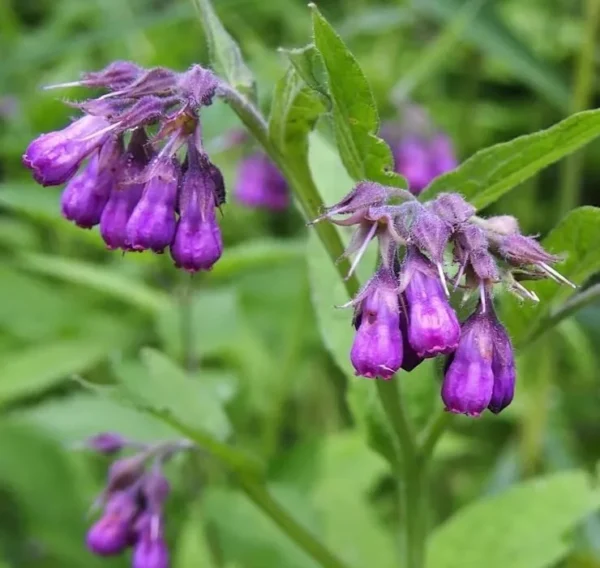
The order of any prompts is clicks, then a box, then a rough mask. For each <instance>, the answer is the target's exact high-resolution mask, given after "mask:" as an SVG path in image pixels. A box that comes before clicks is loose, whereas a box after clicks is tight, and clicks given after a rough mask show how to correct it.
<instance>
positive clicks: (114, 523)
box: [86, 432, 190, 568]
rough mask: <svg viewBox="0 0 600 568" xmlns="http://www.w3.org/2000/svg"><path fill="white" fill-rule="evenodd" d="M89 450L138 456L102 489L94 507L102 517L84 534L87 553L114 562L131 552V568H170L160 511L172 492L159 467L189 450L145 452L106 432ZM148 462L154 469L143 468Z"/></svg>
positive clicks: (122, 461) (122, 462)
mask: <svg viewBox="0 0 600 568" xmlns="http://www.w3.org/2000/svg"><path fill="white" fill-rule="evenodd" d="M87 445H88V447H90V448H91V449H94V450H95V451H97V452H99V453H102V454H105V455H111V456H112V455H115V454H117V453H119V452H121V451H122V450H124V449H126V448H132V449H136V450H138V451H137V453H135V454H133V455H131V456H129V457H122V458H119V459H117V460H116V461H115V462H113V464H112V465H111V467H110V469H109V472H108V479H107V483H106V487H105V489H104V491H103V492H102V494H101V495H100V497H99V499H98V501H97V505H99V506H101V507H102V509H103V512H102V515H101V517H100V519H99V520H97V521H96V522H95V523H94V524H93V525H92V527H91V528H90V529H89V531H88V534H87V539H86V540H87V546H88V548H89V549H90V550H91V551H92V552H93V553H94V554H97V555H98V556H116V555H119V554H121V553H123V552H124V551H125V550H126V549H127V548H132V549H133V554H132V563H131V565H132V567H133V568H168V567H169V550H168V548H167V544H166V542H165V538H164V514H163V507H164V503H165V501H166V499H167V497H168V495H169V492H170V486H169V482H168V480H167V479H166V477H165V476H164V474H163V473H162V471H161V464H162V463H164V462H165V461H166V460H167V459H169V458H170V457H171V456H172V455H173V454H174V453H176V452H177V451H179V450H183V449H189V447H190V446H189V444H187V443H186V442H178V443H165V444H157V445H155V446H147V445H144V444H139V443H135V442H131V441H128V440H126V439H125V438H123V437H122V436H120V435H118V434H114V433H110V432H107V433H103V434H98V435H97V436H94V437H93V438H91V439H89V440H88V442H87ZM151 459H153V460H154V463H153V465H152V466H150V467H147V462H148V461H150V460H151Z"/></svg>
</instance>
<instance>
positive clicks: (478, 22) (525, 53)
mask: <svg viewBox="0 0 600 568" xmlns="http://www.w3.org/2000/svg"><path fill="white" fill-rule="evenodd" d="M464 4H465V1H464V0H418V1H416V0H415V1H413V5H414V7H415V8H417V9H418V10H419V11H421V12H425V13H428V14H431V15H433V16H434V17H436V18H438V19H440V20H442V21H444V22H446V21H448V20H452V19H453V18H454V17H455V16H456V13H457V11H458V10H460V8H461V7H462V6H464ZM493 4H494V3H493V2H490V1H489V0H488V5H487V6H484V8H483V9H482V10H481V11H480V13H479V14H478V16H477V18H476V19H475V20H474V21H473V22H472V23H471V25H469V26H468V27H467V28H466V29H465V36H466V37H467V39H469V40H470V41H471V42H472V43H473V44H475V45H477V46H478V47H480V48H481V49H482V50H483V51H484V52H486V53H487V54H488V55H489V56H491V57H492V58H497V59H499V60H501V61H503V62H504V64H505V65H506V66H507V67H509V68H510V69H512V71H513V72H514V73H515V75H517V76H518V77H519V78H520V79H522V80H523V81H524V82H525V83H528V84H529V85H531V86H532V87H533V88H534V89H536V90H537V91H538V92H539V93H540V94H542V95H543V96H544V97H545V98H546V99H547V100H548V101H549V102H551V103H553V104H554V105H556V107H557V108H558V109H560V110H562V111H567V110H568V108H569V101H570V93H569V87H568V82H567V80H566V79H565V77H563V76H562V75H561V74H560V73H559V71H558V70H557V69H555V68H554V67H552V66H551V65H549V64H548V63H546V62H545V61H543V60H542V59H540V58H538V57H536V55H535V54H534V53H533V52H532V50H531V48H530V47H529V46H527V45H526V44H524V43H523V42H522V41H521V40H520V39H519V38H517V37H516V36H515V35H514V34H513V33H512V32H511V31H510V29H508V28H507V27H506V26H505V25H504V24H503V23H502V21H501V20H500V19H499V18H498V16H497V14H496V12H495V10H494V9H493Z"/></svg>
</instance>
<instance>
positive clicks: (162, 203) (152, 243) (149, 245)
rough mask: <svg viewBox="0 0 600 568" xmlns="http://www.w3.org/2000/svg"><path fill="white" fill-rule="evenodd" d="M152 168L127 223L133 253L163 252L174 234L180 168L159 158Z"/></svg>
mask: <svg viewBox="0 0 600 568" xmlns="http://www.w3.org/2000/svg"><path fill="white" fill-rule="evenodd" d="M149 167H150V168H152V171H151V173H150V178H149V179H148V181H147V182H146V184H145V186H144V192H143V194H142V197H141V198H140V200H139V202H138V204H137V205H136V206H135V209H134V210H133V212H132V214H131V217H130V218H129V221H128V222H127V242H128V244H129V246H131V248H132V249H134V250H145V249H152V250H153V251H154V252H157V253H161V252H163V250H164V249H165V248H166V247H167V246H169V244H170V243H171V241H172V240H173V236H174V234H175V224H176V223H175V202H176V199H177V186H178V181H179V166H178V164H177V163H176V162H175V160H171V159H167V158H158V161H157V162H155V163H154V164H151V165H150V166H149Z"/></svg>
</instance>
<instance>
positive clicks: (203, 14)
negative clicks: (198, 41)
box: [193, 0, 256, 98]
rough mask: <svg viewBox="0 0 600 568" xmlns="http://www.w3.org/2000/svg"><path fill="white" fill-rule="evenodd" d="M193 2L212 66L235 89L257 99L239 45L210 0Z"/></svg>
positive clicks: (249, 72) (252, 81)
mask: <svg viewBox="0 0 600 568" xmlns="http://www.w3.org/2000/svg"><path fill="white" fill-rule="evenodd" d="M193 1H194V5H195V6H196V8H197V10H198V12H199V13H200V18H201V20H202V26H203V27H204V33H205V34H206V39H207V42H208V48H209V51H210V57H211V61H212V64H213V65H214V66H215V68H216V70H217V71H218V72H219V73H221V74H222V75H223V77H224V78H225V79H226V80H227V82H228V83H229V84H230V85H231V86H232V87H233V88H234V89H237V90H238V91H240V92H242V93H244V94H245V95H246V96H249V97H250V98H255V90H256V86H255V82H254V76H253V75H252V71H250V69H249V68H248V67H247V66H246V64H245V63H244V59H243V57H242V52H241V51H240V48H239V46H238V44H237V43H236V42H235V41H234V40H233V38H232V37H231V36H230V35H229V33H228V32H227V30H226V29H225V28H224V27H223V24H222V23H221V21H220V20H219V17H218V16H217V14H216V13H215V10H214V8H213V6H212V4H211V2H210V0H193Z"/></svg>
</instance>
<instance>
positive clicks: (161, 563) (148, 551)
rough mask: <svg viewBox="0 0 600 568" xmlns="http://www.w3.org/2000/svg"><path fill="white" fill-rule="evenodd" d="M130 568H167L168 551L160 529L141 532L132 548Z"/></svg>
mask: <svg viewBox="0 0 600 568" xmlns="http://www.w3.org/2000/svg"><path fill="white" fill-rule="evenodd" d="M131 565H132V568H169V566H170V560H169V549H168V548H167V544H166V542H165V540H164V537H163V535H162V530H161V529H160V527H158V528H156V527H153V526H152V523H150V526H149V527H148V528H147V529H146V530H144V531H143V532H142V534H141V535H140V537H139V538H138V540H137V542H136V543H135V545H134V548H133V559H132V564H131Z"/></svg>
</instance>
